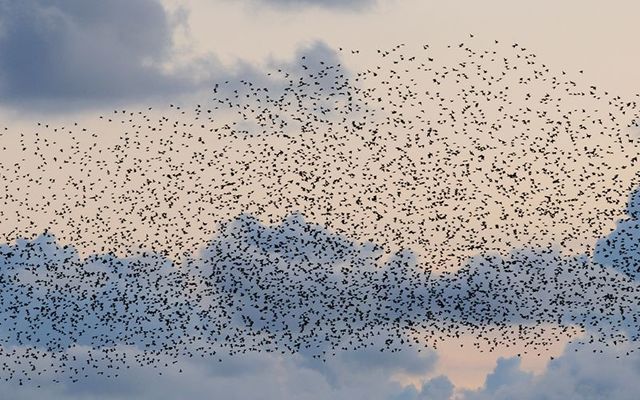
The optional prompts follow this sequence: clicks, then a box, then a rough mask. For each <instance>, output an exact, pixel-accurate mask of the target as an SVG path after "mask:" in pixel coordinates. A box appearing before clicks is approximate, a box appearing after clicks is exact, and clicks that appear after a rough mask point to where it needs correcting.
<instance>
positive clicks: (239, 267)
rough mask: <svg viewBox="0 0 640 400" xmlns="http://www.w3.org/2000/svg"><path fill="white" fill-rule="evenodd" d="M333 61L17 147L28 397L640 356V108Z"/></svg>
mask: <svg viewBox="0 0 640 400" xmlns="http://www.w3.org/2000/svg"><path fill="white" fill-rule="evenodd" d="M316 50H317V49H316V48H313V47H312V48H311V49H309V51H307V52H306V53H304V54H302V55H301V57H300V58H299V59H298V60H296V61H295V62H293V63H290V64H286V65H282V66H281V67H280V68H278V69H275V70H274V71H272V72H270V73H269V74H267V76H264V77H260V79H256V80H248V79H240V80H239V81H238V82H225V83H220V84H216V85H215V87H214V88H213V100H212V101H207V102H203V103H202V104H198V105H197V106H195V107H194V108H189V109H187V108H185V107H184V106H181V105H176V104H171V105H170V106H169V107H167V109H163V110H153V109H151V108H149V109H147V110H145V111H130V110H116V111H114V112H113V114H112V115H103V116H100V117H99V118H96V119H95V120H91V121H85V122H84V123H77V122H76V123H72V124H71V125H69V124H65V125H61V126H54V125H53V124H46V123H38V124H37V127H36V129H35V132H32V131H28V132H26V131H23V130H21V129H13V128H12V129H11V130H10V129H9V128H5V129H4V131H3V132H0V138H1V139H2V142H1V143H0V167H1V168H0V175H1V178H2V183H1V185H2V186H3V187H2V196H1V197H0V201H1V202H2V204H0V222H1V223H0V236H2V238H3V240H4V242H5V243H6V244H4V245H2V246H0V283H1V285H2V291H1V292H0V344H1V345H2V352H3V354H4V355H5V356H6V357H3V358H2V364H3V365H2V367H3V368H2V376H3V377H4V378H5V379H7V380H9V379H15V380H18V381H19V382H20V383H21V384H22V383H24V382H26V381H30V380H31V379H32V377H33V376H34V375H41V374H45V375H46V374H53V379H54V380H56V381H58V380H61V379H67V378H68V379H70V380H78V379H82V378H83V377H88V376H89V374H91V373H99V374H107V375H109V376H117V375H118V374H119V373H120V370H122V369H126V368H128V367H129V366H130V365H131V364H132V363H134V362H135V363H138V364H140V365H152V366H154V367H159V366H160V367H161V366H162V365H161V364H164V365H165V366H166V365H168V364H167V363H166V360H167V357H168V358H169V359H174V360H178V359H181V358H185V357H186V358H191V357H194V356H200V357H208V358H213V359H215V358H219V359H220V360H222V359H223V358H222V355H223V354H224V355H234V354H238V353H244V352H248V351H265V352H282V353H294V354H296V353H303V354H308V355H311V356H312V357H315V358H318V359H326V358H327V357H330V356H331V355H332V354H335V352H336V351H338V350H350V349H354V350H355V349H361V348H364V347H371V346H378V347H380V349H379V350H380V351H392V352H393V351H398V349H399V348H400V347H401V346H404V345H407V344H408V345H411V346H420V347H437V346H438V345H439V343H442V342H443V341H445V340H447V339H448V338H452V337H459V336H460V335H462V334H467V333H471V334H473V335H474V336H475V338H476V343H475V345H476V346H477V347H478V348H480V349H482V350H488V351H491V350H492V349H494V348H496V347H500V346H509V345H516V344H518V345H525V347H526V348H527V351H531V352H537V353H542V352H543V351H544V348H545V347H546V346H548V345H549V344H550V343H552V342H553V341H557V340H560V339H561V338H563V337H567V336H570V335H572V334H574V332H575V329H578V330H583V331H586V332H587V333H588V336H587V339H585V340H587V341H591V342H593V341H601V342H603V343H606V344H607V345H609V344H615V343H617V342H618V341H632V342H635V341H637V340H638V338H640V331H639V329H638V327H639V326H640V325H639V324H638V318H639V313H640V309H639V308H638V296H637V293H638V289H639V288H638V281H637V278H638V277H639V276H640V251H639V249H638V246H637V244H636V242H637V237H638V236H637V233H638V232H637V231H638V228H637V227H638V226H639V225H638V223H637V218H638V216H640V212H639V211H637V210H640V195H638V194H637V193H638V192H633V193H632V195H631V196H630V197H629V196H628V194H629V193H631V192H632V189H633V188H634V187H635V186H637V185H638V184H639V183H640V182H639V181H638V179H637V171H636V167H635V166H636V165H637V164H638V163H637V154H638V142H639V137H638V133H640V131H638V129H637V128H638V126H637V121H638V120H639V116H640V114H639V111H638V104H637V103H636V99H623V98H622V97H620V96H615V95H611V94H609V93H608V92H606V91H603V90H601V89H599V88H597V87H595V86H591V85H583V84H579V83H577V82H575V81H573V80H572V79H571V78H569V74H567V73H566V72H561V73H558V74H556V73H553V72H552V71H551V68H550V67H548V66H546V65H545V64H542V63H540V62H539V61H538V60H537V58H536V56H535V54H533V53H531V52H529V51H527V50H526V49H525V48H523V47H521V46H519V45H517V44H514V45H512V46H511V45H509V46H502V45H500V44H499V43H498V42H497V41H496V42H495V43H494V45H493V47H490V48H488V49H486V50H474V49H472V46H471V45H467V44H464V43H460V44H458V45H454V46H449V48H448V49H447V50H444V49H443V51H444V53H445V55H444V56H443V58H444V61H446V63H444V64H440V63H438V62H437V61H436V54H437V51H432V49H431V47H430V46H429V45H424V46H423V47H421V48H420V49H418V50H417V51H410V50H408V49H407V46H404V45H399V46H396V47H394V48H392V49H388V50H383V49H380V50H377V51H376V52H375V53H374V54H373V55H369V56H370V57H373V58H374V59H375V60H377V61H378V62H376V63H373V64H372V63H371V62H370V60H367V61H366V62H365V63H364V65H365V67H362V66H358V56H360V55H361V53H360V52H359V51H357V52H356V51H351V58H349V55H348V54H340V53H338V54H335V55H334V56H333V57H329V59H327V58H318V55H317V54H316V53H318V52H317V51H316ZM319 53H322V52H319ZM342 58H344V59H349V60H350V61H349V62H350V63H352V64H353V65H350V66H349V67H345V66H343V65H342V64H341V59H342ZM29 129H32V130H33V127H30V128H29ZM628 197H629V200H628V205H627V209H626V212H625V210H624V206H623V205H624V202H625V201H627V198H628ZM624 214H626V216H625V217H624V218H625V219H624V220H622V221H619V223H618V225H617V227H616V230H615V231H614V232H613V233H611V234H610V235H608V233H609V232H610V231H611V229H612V227H613V225H614V223H615V222H616V221H615V219H616V218H617V217H621V216H623V215H624ZM42 232H44V233H42ZM598 238H603V239H600V240H599V241H597V240H598ZM596 241H597V245H596ZM496 332H499V333H500V335H498V336H496V335H495V333H496ZM381 337H382V338H384V339H383V340H381ZM496 338H498V339H496Z"/></svg>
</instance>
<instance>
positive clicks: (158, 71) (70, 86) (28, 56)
mask: <svg viewBox="0 0 640 400" xmlns="http://www.w3.org/2000/svg"><path fill="white" fill-rule="evenodd" d="M174 28H175V26H174V25H173V24H172V22H171V17H170V15H168V14H167V12H166V11H165V9H164V8H163V6H162V5H161V3H160V2H159V1H157V0H131V1H129V0H115V1H108V2H104V1H98V0H89V1H81V0H25V1H19V2H16V1H10V0H0V101H1V102H2V103H5V104H9V105H22V106H24V107H26V106H27V104H32V103H33V102H34V101H35V102H40V103H43V104H46V105H47V106H48V107H54V106H55V105H56V103H57V102H65V103H68V102H73V101H76V102H101V101H107V100H114V99H116V100H117V99H144V98H148V97H151V96H157V95H160V94H163V95H166V94H178V93H182V92H185V91H190V90H192V89H194V88H197V87H200V86H201V85H202V84H203V83H204V82H203V81H202V80H200V79H194V78H192V74H193V72H194V70H195V69H196V68H198V67H201V66H202V65H200V66H199V65H197V63H194V64H192V65H189V66H186V67H183V68H182V69H180V70H174V71H167V70H165V68H164V66H165V65H164V64H165V63H167V62H168V61H170V60H171V58H172V54H173V51H174V49H173V44H172V37H173V31H174ZM199 63H200V64H202V63H205V64H206V63H210V64H211V65H207V66H205V67H207V68H210V67H213V68H215V65H214V64H215V61H214V60H209V61H205V60H201V61H199ZM207 83H209V82H207Z"/></svg>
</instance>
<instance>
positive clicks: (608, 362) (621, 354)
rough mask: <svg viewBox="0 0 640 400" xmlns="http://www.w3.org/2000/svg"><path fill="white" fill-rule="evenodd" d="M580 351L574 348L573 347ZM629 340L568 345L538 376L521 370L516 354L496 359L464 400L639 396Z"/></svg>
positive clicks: (639, 363) (639, 364) (638, 368)
mask: <svg viewBox="0 0 640 400" xmlns="http://www.w3.org/2000/svg"><path fill="white" fill-rule="evenodd" d="M578 349H579V350H580V351H576V350H578ZM630 350H632V344H631V343H624V344H618V346H616V347H607V346H604V345H601V346H594V348H593V349H589V350H585V349H584V348H583V347H582V345H580V346H578V345H577V344H576V343H570V344H569V345H567V347H566V349H565V351H564V353H563V355H562V356H560V357H558V358H557V359H554V360H551V361H550V362H549V364H548V365H547V368H546V369H545V371H544V372H543V373H541V374H540V375H533V374H531V373H528V372H525V371H522V370H521V368H520V359H519V358H517V357H514V358H509V359H499V360H498V362H497V365H496V368H495V369H494V371H493V372H492V373H491V374H489V375H488V376H487V379H486V381H485V384H484V386H483V387H482V388H480V389H478V390H474V391H465V392H463V394H462V396H461V398H462V399H463V400H485V399H487V400H488V399H491V400H506V399H514V398H515V399H522V400H528V399H531V400H533V399H550V400H555V399H558V400H559V399H563V400H565V399H568V400H571V399H576V400H578V399H581V400H585V399H593V400H595V399H615V400H627V399H628V400H631V399H635V398H637V397H638V394H637V393H638V390H640V383H639V382H638V379H637V376H638V374H639V373H640V358H639V357H638V355H637V354H636V353H629V351H630Z"/></svg>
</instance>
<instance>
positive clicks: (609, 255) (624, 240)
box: [593, 188, 640, 279]
mask: <svg viewBox="0 0 640 400" xmlns="http://www.w3.org/2000/svg"><path fill="white" fill-rule="evenodd" d="M626 213H627V218H626V219H622V220H620V221H618V224H617V226H616V229H615V230H614V231H613V232H611V233H610V234H609V235H608V236H606V237H604V238H602V239H600V240H598V242H597V244H596V247H595V250H594V254H593V259H594V261H596V262H598V263H601V264H603V265H606V266H610V267H612V268H615V269H616V270H618V271H620V272H622V273H624V274H626V275H627V276H629V277H631V278H634V279H638V278H640V240H639V238H640V188H638V189H636V190H634V191H633V192H632V193H631V194H630V195H629V201H628V202H627V209H626Z"/></svg>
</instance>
